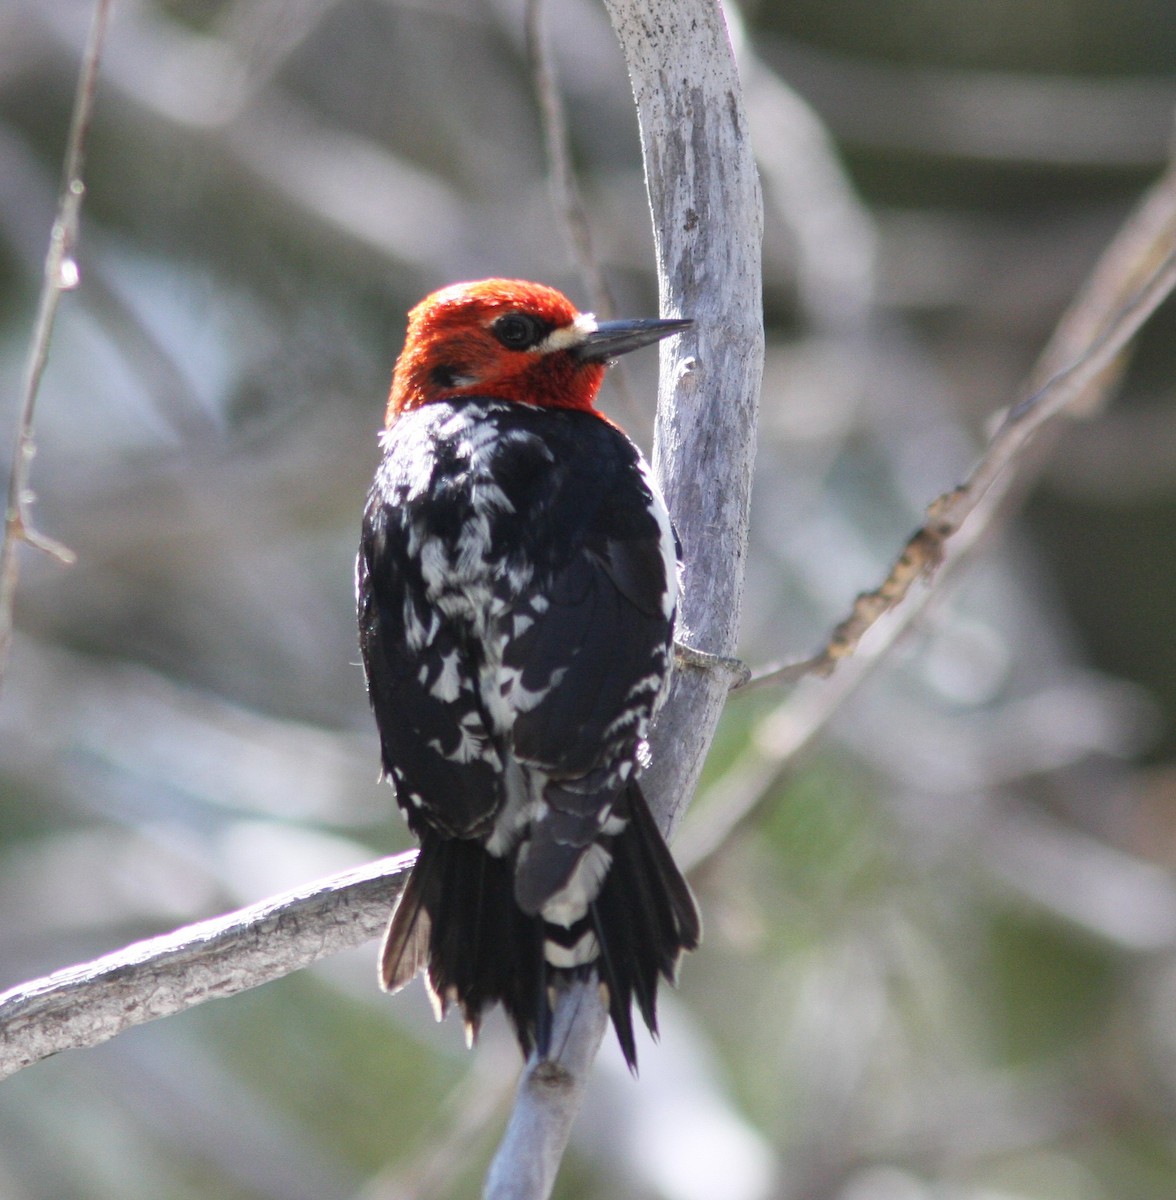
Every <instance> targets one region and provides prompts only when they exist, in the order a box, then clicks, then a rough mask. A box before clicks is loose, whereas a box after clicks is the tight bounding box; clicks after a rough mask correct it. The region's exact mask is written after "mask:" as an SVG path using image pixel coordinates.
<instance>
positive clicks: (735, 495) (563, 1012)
mask: <svg viewBox="0 0 1176 1200" xmlns="http://www.w3.org/2000/svg"><path fill="white" fill-rule="evenodd" d="M606 6H607V8H608V11H609V16H610V18H611V20H612V23H613V27H614V29H615V30H616V32H617V37H618V38H619V40H620V42H621V47H622V49H623V51H624V54H625V60H626V63H627V65H628V68H629V77H630V80H631V82H632V85H633V92H634V96H635V99H636V102H637V110H638V117H639V120H640V126H641V139H642V152H643V157H644V161H645V175H646V186H647V188H648V191H649V200H650V208H651V210H652V216H653V230H654V242H655V249H656V255H657V267H658V281H659V288H660V293H661V311H662V313H663V314H666V315H672V316H676V315H686V316H691V317H693V318H694V321H695V327H694V329H693V330H692V331H691V332H690V333H688V334H686V335H684V336H682V337H680V338H674V339H672V340H671V341H669V342H664V343H662V348H661V355H662V358H661V391H660V396H659V403H658V418H657V425H656V428H655V432H654V442H655V447H654V466H655V469H656V470H657V472H658V475H659V478H660V479H661V481H662V486H663V488H664V490H665V495H666V501H667V503H668V505H669V508H670V513H671V515H672V516H673V518H674V522H675V524H676V526H677V529H678V533H679V536H680V537H681V539H682V543H683V558H684V560H685V562H686V564H687V566H686V578H685V592H684V598H683V605H682V618H681V619H682V628H681V630H680V633H681V634H682V635H683V637H684V639H685V640H688V641H689V642H690V643H691V644H693V645H695V646H696V647H697V648H699V649H702V650H705V651H708V652H711V653H716V654H721V655H730V654H732V653H733V652H734V649H735V641H736V636H737V633H738V624H739V610H740V604H741V600H742V593H743V569H744V561H745V558H746V553H747V524H748V511H749V501H750V492H751V475H752V465H753V456H754V449H755V427H756V415H757V410H758V400H759V386H760V376H761V371H762V366H763V322H762V314H761V300H760V297H761V276H760V243H761V239H762V226H763V220H762V207H761V201H760V191H759V180H758V176H757V174H756V170H755V164H754V161H753V159H752V155H751V147H750V141H749V138H748V133H747V120H746V116H745V114H744V111H743V104H742V100H741V88H740V83H739V76H738V72H737V70H736V67H735V60H734V55H733V52H732V48H731V44H730V40H729V37H728V32H727V28H726V25H725V23H724V19H723V14H722V10H721V8H720V6H719V5H717V4H715V3H713V0H679V3H677V4H675V5H673V6H667V5H664V4H658V3H655V2H654V0H606ZM729 684H730V673H729V672H728V671H727V670H725V669H719V670H712V669H708V668H706V667H699V666H693V667H689V668H687V669H685V670H683V671H680V672H679V674H678V676H677V678H676V680H675V684H674V690H673V692H672V693H671V696H670V699H669V701H668V702H667V704H666V707H665V708H664V709H663V710H662V713H661V715H660V716H659V718H658V722H657V726H656V728H655V730H654V734H653V738H652V739H651V751H652V755H653V764H652V766H651V768H650V770H649V771H648V772H646V774H645V776H644V777H643V786H644V789H645V793H646V796H647V797H648V799H649V802H650V806H651V808H652V809H653V812H654V815H655V817H656V818H657V820H658V823H659V824H660V825H661V827H662V830H663V831H664V832H666V833H667V834H670V833H672V832H673V830H674V828H675V827H676V826H677V824H678V821H679V819H680V816H681V814H682V812H683V811H684V809H685V806H686V804H687V803H688V801H689V799H690V796H691V795H692V793H693V791H694V788H695V785H696V784H697V782H698V776H699V773H700V772H701V770H702V763H703V759H704V758H705V756H706V752H707V750H708V749H709V747H710V743H711V740H712V738H713V736H714V731H715V726H716V725H717V723H718V719H719V715H720V714H721V712H722V709H723V705H724V702H725V701H726V698H727V693H728V690H729ZM555 1021H556V1044H560V1041H559V1039H560V1038H561V1036H562V1039H563V1040H562V1046H561V1049H560V1050H559V1051H558V1052H557V1053H555V1054H554V1055H553V1056H552V1058H551V1059H550V1060H549V1061H547V1062H543V1063H539V1062H537V1061H535V1060H534V1059H532V1060H531V1061H530V1062H529V1063H528V1064H527V1067H526V1069H525V1070H524V1073H523V1077H522V1081H521V1083H520V1086H519V1093H518V1097H517V1099H516V1102H515V1108H514V1111H513V1113H512V1115H511V1119H510V1122H509V1124H508V1126H507V1131H506V1135H505V1137H504V1140H503V1142H502V1145H501V1146H500V1148H499V1151H498V1154H497V1156H496V1157H495V1160H494V1163H493V1165H492V1167H491V1170H490V1174H489V1177H488V1179H487V1183H486V1192H485V1195H486V1196H487V1197H490V1198H493V1200H506V1198H508V1197H509V1198H510V1200H524V1198H526V1200H531V1198H539V1197H546V1196H547V1195H548V1194H549V1193H550V1191H551V1187H552V1184H553V1183H554V1180H555V1174H556V1171H557V1170H558V1167H559V1162H560V1158H561V1157H562V1155H563V1151H564V1147H565V1145H566V1143H567V1139H568V1134H569V1132H570V1130H571V1124H572V1120H573V1119H574V1116H575V1113H576V1112H577V1110H578V1109H579V1106H580V1102H581V1099H582V1096H583V1090H584V1086H585V1084H586V1082H587V1076H588V1071H589V1068H590V1067H591V1064H592V1061H593V1059H594V1057H595V1055H596V1051H597V1048H598V1047H599V1044H600V1040H601V1037H602V1035H603V1032H604V1029H605V1025H606V1017H605V1011H604V1008H603V1006H602V1004H601V1003H600V999H599V996H598V994H597V990H596V988H595V987H594V986H593V985H590V984H589V985H584V986H582V987H579V988H574V989H570V990H569V991H568V992H566V993H564V994H563V995H562V996H561V998H560V1001H559V1003H558V1005H557V1010H556V1015H555Z"/></svg>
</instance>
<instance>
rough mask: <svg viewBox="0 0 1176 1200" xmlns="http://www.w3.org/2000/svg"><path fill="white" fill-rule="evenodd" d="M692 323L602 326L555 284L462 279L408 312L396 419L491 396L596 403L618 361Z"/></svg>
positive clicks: (549, 403)
mask: <svg viewBox="0 0 1176 1200" xmlns="http://www.w3.org/2000/svg"><path fill="white" fill-rule="evenodd" d="M688 325H690V322H689V321H685V320H666V321H658V320H652V321H608V322H597V320H596V318H595V317H593V316H592V315H591V314H590V313H580V312H577V311H576V308H575V306H574V305H573V304H572V302H571V301H570V300H569V299H568V298H567V297H566V296H564V295H563V294H562V293H560V292H557V291H556V290H555V289H554V288H549V287H546V286H544V285H543V284H541V283H526V282H523V281H521V280H516V279H484V280H482V281H480V282H478V283H455V284H451V285H450V286H449V287H447V288H442V289H441V290H440V291H439V292H434V293H433V294H432V295H431V296H426V297H425V298H424V299H423V300H422V301H421V302H420V304H418V305H417V306H416V308H414V309H413V310H412V312H410V313H409V314H408V335H407V337H406V338H405V341H404V349H403V350H402V351H401V354H400V358H399V359H398V360H397V363H396V370H395V371H394V372H393V375H392V392H391V395H390V396H389V397H388V413H387V420H388V424H391V423H392V422H393V421H394V420H395V419H396V418H397V417H398V416H399V415H400V414H401V413H403V412H407V411H409V410H410V409H414V408H419V407H420V406H421V405H422V404H429V403H431V402H432V401H434V400H448V399H452V398H453V397H455V396H485V397H488V398H492V399H496V400H514V401H518V402H520V403H523V404H535V405H539V406H543V407H550V408H579V409H590V408H591V407H592V405H593V403H594V402H595V400H596V396H597V393H598V392H599V391H600V385H601V383H602V382H603V380H604V371H605V367H606V366H607V364H608V360H609V359H610V358H615V357H616V356H617V355H618V354H624V353H626V352H627V351H629V350H635V349H637V347H638V346H645V345H648V344H649V343H650V342H654V341H657V340H658V339H659V338H663V337H667V336H668V335H670V334H671V333H677V332H678V331H679V330H681V329H684V328H686V327H687V326H688Z"/></svg>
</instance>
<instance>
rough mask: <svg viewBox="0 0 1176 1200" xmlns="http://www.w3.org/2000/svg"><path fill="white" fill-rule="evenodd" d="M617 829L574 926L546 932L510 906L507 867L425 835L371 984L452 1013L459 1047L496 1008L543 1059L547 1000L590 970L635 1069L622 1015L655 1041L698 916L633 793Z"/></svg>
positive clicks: (473, 845)
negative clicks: (408, 990) (572, 956)
mask: <svg viewBox="0 0 1176 1200" xmlns="http://www.w3.org/2000/svg"><path fill="white" fill-rule="evenodd" d="M625 809H627V812H626V814H625V815H626V816H627V817H628V822H627V824H626V825H625V828H624V829H623V830H622V831H621V832H620V833H618V834H616V835H615V836H614V837H612V838H610V839H607V840H608V842H609V845H608V850H609V852H610V854H611V856H612V864H611V867H610V868H609V870H608V872H607V874H606V875H605V876H604V879H603V882H602V884H601V886H600V891H599V893H598V894H597V896H596V898H595V899H594V900H592V901H591V903H590V904H589V905H588V911H587V912H586V914H585V915H584V917H583V918H582V919H581V920H578V921H575V922H574V923H573V924H572V925H571V926H570V927H567V928H565V927H564V926H560V925H553V924H550V923H548V922H546V921H544V920H543V918H542V917H540V916H530V915H528V914H526V913H525V912H523V910H522V909H521V908H520V907H519V906H518V903H517V902H516V899H515V880H514V862H513V856H512V857H507V858H499V857H496V856H494V855H492V854H489V853H488V852H487V851H486V850H485V848H484V846H483V845H482V843H481V842H479V841H476V840H472V839H459V838H443V837H441V836H440V835H439V834H437V833H434V832H431V831H428V832H426V833H425V835H424V837H423V838H422V840H421V849H420V854H419V856H418V858H417V861H416V865H415V866H414V867H413V869H412V873H411V874H410V875H409V879H408V883H407V885H406V886H405V889H404V892H403V894H402V895H401V898H400V903H399V904H398V906H397V908H396V911H395V913H394V914H393V917H392V923H391V925H390V926H389V927H388V933H387V936H386V938H385V940H384V950H383V955H382V964H381V976H382V979H383V983H384V987H385V988H386V989H387V990H388V991H390V992H395V991H398V990H399V989H400V988H402V987H403V986H404V985H405V984H406V983H408V982H409V981H410V980H411V979H412V978H413V977H414V976H415V975H416V974H417V973H418V971H422V970H423V971H425V972H426V982H427V986H428V989H429V994H430V997H431V998H432V1001H433V1007H434V1010H435V1011H436V1013H437V1016H438V1019H440V1018H441V1017H442V1016H444V1015H445V1012H446V1010H447V1009H448V1007H449V1005H450V1004H457V1005H458V1006H459V1007H460V1008H461V1009H462V1012H463V1015H464V1018H465V1024H466V1029H467V1034H468V1036H469V1037H470V1038H471V1039H472V1038H473V1036H474V1035H476V1033H477V1030H478V1026H479V1025H480V1023H481V1018H482V1013H483V1010H484V1009H486V1008H487V1007H489V1006H490V1005H492V1004H494V1003H495V1002H499V1003H501V1004H502V1006H503V1008H504V1009H505V1010H506V1013H507V1015H508V1016H509V1017H510V1019H511V1021H512V1023H513V1024H514V1027H515V1031H516V1033H517V1035H518V1039H519V1044H520V1045H521V1047H522V1049H523V1053H524V1054H529V1053H530V1052H531V1050H532V1049H535V1048H537V1049H538V1051H539V1054H540V1056H541V1057H546V1056H547V1054H548V1052H549V1050H550V1038H551V989H552V988H556V987H559V986H560V984H561V982H564V981H566V980H568V979H571V978H584V977H586V976H587V975H588V973H589V972H591V971H593V970H595V972H596V973H597V976H598V978H599V979H600V982H601V983H602V985H604V987H605V989H606V990H607V994H608V1006H609V1015H610V1017H611V1018H612V1023H613V1026H614V1028H615V1029H616V1033H617V1040H618V1041H619V1042H620V1045H621V1050H622V1052H623V1054H624V1056H625V1061H626V1062H627V1063H628V1064H629V1066H630V1068H631V1069H636V1065H637V1049H636V1045H635V1043H634V1038H633V1021H632V1011H631V1010H632V1004H633V1001H634V1000H635V1001H636V1002H637V1008H638V1010H639V1011H640V1013H641V1016H642V1018H643V1020H644V1021H645V1024H646V1025H647V1026H648V1027H649V1030H650V1032H651V1033H655V1034H656V1032H657V983H658V975H664V976H665V977H666V978H667V979H668V980H670V981H671V982H672V981H673V980H674V977H675V974H676V971H677V965H678V960H679V959H680V957H681V955H682V952H683V951H686V950H693V949H694V948H695V947H696V946H697V945H698V941H699V936H700V926H699V917H698V909H697V907H696V906H695V903H694V898H693V896H692V895H691V894H690V888H689V886H688V885H687V883H686V881H685V879H683V877H682V874H681V872H680V871H679V870H678V868H677V866H676V864H675V863H674V860H673V858H672V857H671V855H670V852H669V850H668V849H667V847H666V844H665V842H664V841H663V839H662V836H661V834H660V833H659V832H658V829H657V826H656V825H655V824H654V822H653V818H652V817H651V815H650V813H649V808H648V806H647V805H646V803H645V798H644V796H642V794H641V791H640V788H639V787H638V786H637V784H636V783H630V784H628V785H627V788H626V794H625V796H624V797H623V799H622V801H621V803H620V804H619V805H618V806H617V809H616V811H617V812H618V813H620V812H621V811H623V810H625ZM586 934H593V935H594V936H595V941H596V946H597V953H596V956H595V957H593V958H591V959H589V960H588V961H585V962H582V963H577V965H575V966H570V967H564V966H559V965H555V964H553V962H552V961H551V960H552V959H554V960H555V963H558V962H560V961H561V960H562V959H564V958H565V957H566V956H567V955H568V954H569V953H571V951H570V948H571V947H576V946H578V945H582V944H583V943H584V938H585V935H586Z"/></svg>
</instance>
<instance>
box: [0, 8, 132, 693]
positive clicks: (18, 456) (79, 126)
mask: <svg viewBox="0 0 1176 1200" xmlns="http://www.w3.org/2000/svg"><path fill="white" fill-rule="evenodd" d="M112 3H113V0H95V4H94V15H93V17H92V18H91V20H90V32H89V35H88V37H87V39H86V49H85V52H84V53H83V55H82V68H81V71H80V73H79V75H78V88H77V92H76V93H75V95H74V107H73V116H72V118H71V119H70V127H69V136H68V138H67V140H66V148H65V168H64V171H63V172H62V183H61V192H60V193H59V195H58V200H57V217H56V219H55V220H54V222H53V230H52V232H51V233H50V235H49V249H48V251H47V252H46V254H45V270H44V275H43V278H42V281H41V293H40V297H39V299H38V301H37V319H36V321H35V323H34V325H33V333H32V338H31V340H30V342H29V354H28V359H27V361H26V363H25V372H24V382H23V386H22V389H21V411H20V421H19V424H18V425H17V434H16V445H15V447H14V449H13V452H12V470H11V472H10V474H9V477H8V502H7V505H6V507H5V512H4V540H3V542H2V543H0V681H3V678H4V667H5V664H6V663H7V662H8V651H9V649H10V648H11V645H12V622H13V609H14V606H15V604H16V585H17V582H18V580H19V578H20V560H19V558H18V557H17V547H18V546H19V545H20V543H21V542H26V543H27V544H28V545H30V546H33V547H35V548H36V549H38V550H43V551H45V552H46V553H48V554H51V555H53V556H54V557H55V558H57V559H59V560H60V561H61V562H64V563H71V562H73V560H74V555H73V552H72V551H71V550H69V549H67V548H66V547H65V546H63V545H61V544H60V543H59V542H55V541H54V540H53V539H52V538H48V537H45V535H44V534H41V533H38V532H37V531H36V530H35V529H34V528H33V526H32V522H31V520H30V516H29V507H30V503H31V499H30V495H29V473H30V471H31V470H32V465H33V454H34V452H35V450H36V443H35V441H34V436H33V417H34V414H35V412H36V408H37V393H38V391H39V390H40V387H41V376H42V375H43V374H44V371H45V364H46V363H47V362H48V361H49V342H50V339H51V338H52V336H53V323H54V321H55V319H56V317H57V306H58V303H59V302H60V300H61V296H62V293H63V292H67V291H70V290H71V289H72V288H75V287H77V284H78V269H77V264H76V263H75V262H74V259H73V253H74V247H75V246H76V244H77V239H78V220H79V218H80V215H81V211H82V197H83V196H84V195H85V185H84V184H83V183H82V167H83V164H84V162H85V154H86V135H87V133H89V130H90V116H91V114H92V113H93V111H94V92H95V89H96V88H97V86H98V63H99V60H100V59H101V57H102V42H103V39H104V38H105V36H106V25H107V22H108V21H109V18H110V9H111V5H112Z"/></svg>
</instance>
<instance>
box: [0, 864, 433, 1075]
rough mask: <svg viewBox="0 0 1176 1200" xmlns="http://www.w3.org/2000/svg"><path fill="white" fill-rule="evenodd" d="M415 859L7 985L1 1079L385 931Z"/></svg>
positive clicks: (371, 867)
mask: <svg viewBox="0 0 1176 1200" xmlns="http://www.w3.org/2000/svg"><path fill="white" fill-rule="evenodd" d="M415 858H416V852H415V851H408V852H406V853H404V854H398V855H394V856H392V857H391V858H382V859H379V860H378V861H377V862H374V863H369V864H367V865H365V866H362V867H357V868H353V869H352V870H349V871H344V872H341V873H340V874H338V875H332V876H330V877H329V878H327V879H322V880H319V881H317V882H315V883H310V884H307V885H305V886H304V887H301V888H297V889H295V890H293V891H290V892H285V893H283V894H282V895H280V896H275V897H273V898H272V899H270V900H265V901H262V902H261V903H260V904H255V905H253V906H251V907H250V908H243V909H240V910H239V911H237V912H233V913H229V914H228V915H227V916H223V917H216V918H214V919H213V920H211V921H203V922H201V923H200V924H197V925H187V926H185V927H184V928H183V929H177V930H176V931H175V932H174V933H168V934H164V935H163V936H161V937H157V938H151V939H150V940H149V941H145V942H136V943H135V944H134V945H132V946H127V947H126V948H125V949H123V950H119V951H117V952H116V953H114V954H108V955H106V956H105V957H104V958H99V959H96V960H95V961H93V962H89V963H82V964H80V965H78V966H74V967H67V968H66V969H65V970H62V971H56V972H54V973H53V974H52V975H47V976H45V978H43V979H36V980H33V981H32V982H31V983H25V984H22V985H21V986H19V987H15V988H12V989H11V990H10V991H7V992H5V993H3V994H2V995H0V1079H2V1078H4V1077H5V1076H8V1075H12V1074H13V1073H14V1072H16V1071H19V1070H20V1069H21V1068H22V1067H27V1066H29V1065H30V1064H31V1063H34V1062H38V1061H39V1060H40V1059H42V1058H47V1057H48V1056H49V1055H50V1054H56V1053H57V1052H58V1051H60V1050H68V1049H73V1048H77V1047H83V1046H97V1045H99V1044H100V1043H101V1042H105V1041H107V1040H108V1039H110V1038H112V1037H114V1036H115V1035H116V1034H118V1033H121V1032H122V1031H123V1030H124V1029H129V1028H130V1027H131V1026H132V1025H140V1024H143V1023H144V1022H145V1021H153V1020H155V1019H156V1018H157V1017H167V1016H171V1015H172V1014H173V1013H177V1012H182V1011H183V1010H184V1009H186V1008H191V1007H192V1006H193V1005H196V1004H201V1003H203V1002H204V1001H205V1000H211V999H214V998H215V997H218V996H232V995H235V994H236V993H237V992H243V991H246V990H247V989H249V988H254V987H259V986H260V985H261V984H263V983H269V982H270V981H271V980H274V979H279V978H281V976H283V975H288V974H289V973H290V972H291V971H297V970H299V969H301V968H302V967H306V966H309V965H310V964H311V963H313V962H315V961H317V960H318V959H320V958H323V957H324V956H326V955H328V954H335V953H337V952H339V951H341V950H347V949H349V948H350V947H352V946H359V945H362V944H363V943H364V942H366V941H368V940H370V939H372V938H375V937H376V936H377V935H378V934H380V933H381V932H382V931H383V929H384V927H385V926H386V925H387V923H388V917H389V914H390V913H391V911H392V904H393V901H394V900H395V899H396V897H397V895H399V893H400V888H401V886H402V884H403V882H404V879H405V877H406V876H407V874H408V871H409V868H410V867H411V866H412V864H413V862H414V860H415ZM372 980H373V987H374V986H375V973H374V972H373V974H372Z"/></svg>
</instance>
